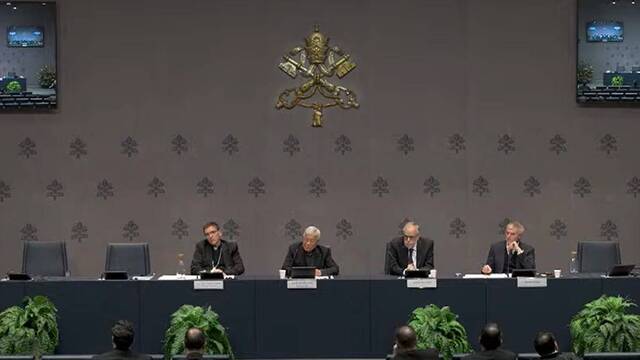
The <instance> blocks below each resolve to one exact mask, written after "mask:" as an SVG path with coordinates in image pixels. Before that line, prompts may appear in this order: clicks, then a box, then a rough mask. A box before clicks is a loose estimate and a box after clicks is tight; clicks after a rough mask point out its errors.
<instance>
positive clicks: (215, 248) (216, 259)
mask: <svg viewBox="0 0 640 360" xmlns="http://www.w3.org/2000/svg"><path fill="white" fill-rule="evenodd" d="M202 231H203V232H204V235H205V236H206V237H207V238H206V239H204V240H202V241H199V242H198V243H197V244H196V250H195V252H194V253H193V260H191V274H192V275H197V274H198V273H200V272H201V271H211V272H223V273H224V274H226V275H242V273H244V264H243V263H242V258H241V257H240V251H239V250H238V244H236V243H234V242H228V241H225V240H222V230H220V226H218V224H216V223H215V222H209V223H206V224H205V225H204V226H203V227H202Z"/></svg>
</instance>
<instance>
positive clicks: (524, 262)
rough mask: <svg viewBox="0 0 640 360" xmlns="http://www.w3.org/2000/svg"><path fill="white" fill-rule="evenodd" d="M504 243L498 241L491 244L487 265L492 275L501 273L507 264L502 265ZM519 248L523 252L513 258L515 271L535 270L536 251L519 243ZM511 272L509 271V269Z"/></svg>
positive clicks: (504, 249)
mask: <svg viewBox="0 0 640 360" xmlns="http://www.w3.org/2000/svg"><path fill="white" fill-rule="evenodd" d="M506 246H507V244H506V241H498V242H496V243H493V244H491V247H490V248H489V255H487V265H489V266H491V270H492V272H493V273H494V274H498V273H503V272H504V270H505V268H506V266H507V264H505V263H504V254H505V252H506V251H507V250H506ZM520 248H521V249H522V251H524V252H523V253H522V254H521V255H511V256H515V259H516V260H515V261H516V266H515V268H516V269H535V268H536V250H535V249H534V248H533V246H531V245H529V244H525V243H524V242H522V241H520ZM510 270H511V269H510Z"/></svg>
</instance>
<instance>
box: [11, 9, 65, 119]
mask: <svg viewBox="0 0 640 360" xmlns="http://www.w3.org/2000/svg"><path fill="white" fill-rule="evenodd" d="M56 14H57V11H56V3H55V2H54V1H47V0H44V1H42V0H41V1H37V2H36V1H7V2H1V3H0V29H2V30H6V32H7V34H6V36H7V42H6V45H4V46H3V45H2V44H0V112H3V111H12V112H13V111H20V112H23V111H24V112H33V111H50V110H52V109H56V108H57V107H58V75H57V69H58V65H57V55H56V49H57V45H56V42H57V34H56V29H57V25H56V22H57V20H56Z"/></svg>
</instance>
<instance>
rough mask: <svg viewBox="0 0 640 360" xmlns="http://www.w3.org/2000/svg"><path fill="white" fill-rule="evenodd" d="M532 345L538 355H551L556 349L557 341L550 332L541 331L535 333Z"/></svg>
mask: <svg viewBox="0 0 640 360" xmlns="http://www.w3.org/2000/svg"><path fill="white" fill-rule="evenodd" d="M533 346H534V347H535V348H536V352H537V353H538V354H539V355H540V356H546V355H551V354H553V353H555V352H557V351H558V343H557V342H556V338H555V337H554V336H553V334H552V333H550V332H548V331H541V332H539V333H538V335H536V339H535V340H534V341H533Z"/></svg>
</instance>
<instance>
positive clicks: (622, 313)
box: [569, 295, 640, 355]
mask: <svg viewBox="0 0 640 360" xmlns="http://www.w3.org/2000/svg"><path fill="white" fill-rule="evenodd" d="M633 306H636V304H634V303H632V302H631V301H629V300H626V299H624V298H622V297H620V296H605V295H603V296H601V297H600V298H599V299H597V300H594V301H592V302H590V303H588V304H586V305H585V306H584V309H582V310H581V311H580V312H579V313H578V314H576V315H575V316H574V317H573V319H571V323H570V325H569V328H570V329H571V340H572V346H573V351H574V352H575V353H577V354H578V355H583V354H584V353H586V352H634V351H640V315H634V314H628V313H627V312H628V310H629V308H631V307H633Z"/></svg>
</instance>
